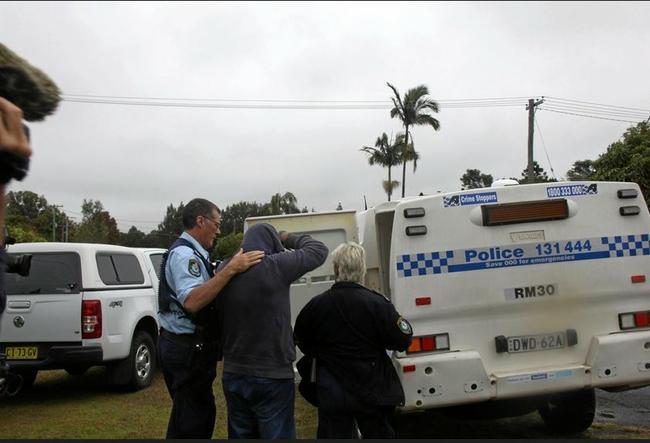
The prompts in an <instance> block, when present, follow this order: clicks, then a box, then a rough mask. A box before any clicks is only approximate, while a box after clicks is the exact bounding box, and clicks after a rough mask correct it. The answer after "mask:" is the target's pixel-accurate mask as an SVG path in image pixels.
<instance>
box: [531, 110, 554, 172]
mask: <svg viewBox="0 0 650 443" xmlns="http://www.w3.org/2000/svg"><path fill="white" fill-rule="evenodd" d="M535 126H537V132H539V137H540V138H541V139H542V147H543V148H544V153H545V154H546V160H548V167H549V168H550V170H551V174H552V175H553V178H554V179H556V180H557V177H555V171H554V170H553V165H552V164H551V158H550V157H549V156H548V151H547V150H546V142H545V141H544V136H543V135H542V130H541V128H540V127H539V123H537V119H535Z"/></svg>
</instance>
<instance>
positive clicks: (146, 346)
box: [0, 243, 164, 393]
mask: <svg viewBox="0 0 650 443" xmlns="http://www.w3.org/2000/svg"><path fill="white" fill-rule="evenodd" d="M7 252H8V253H9V254H16V255H20V254H30V255H32V260H31V270H30V272H29V275H28V276H26V277H22V276H20V275H18V274H5V285H6V289H7V306H6V309H5V312H4V313H3V314H2V318H1V319H0V352H3V353H5V354H6V355H7V362H8V363H9V365H10V368H11V371H12V373H13V374H16V375H19V376H20V377H19V378H18V380H19V381H18V382H17V383H18V384H20V382H22V384H23V385H24V386H25V385H26V386H29V385H30V384H31V383H33V381H34V379H35V377H36V374H37V371H39V370H46V369H65V370H66V371H67V372H68V373H70V374H73V375H78V374H82V373H84V372H85V371H86V370H87V369H88V368H89V367H91V366H96V365H103V366H106V367H107V375H108V381H109V383H110V384H111V385H118V386H125V387H128V388H130V389H133V390H137V389H142V388H144V387H147V386H149V384H150V383H151V379H152V375H153V371H154V368H155V365H156V348H155V343H156V340H157V337H158V319H157V311H158V300H157V292H156V288H157V286H158V277H157V272H156V269H155V263H156V262H157V261H158V258H159V257H162V254H163V252H164V250H163V249H136V248H127V247H122V246H113V245H103V244H84V243H22V244H15V245H11V246H9V247H8V250H7ZM14 380H15V378H14ZM18 390H20V386H14V387H13V388H10V389H8V391H9V392H11V391H13V392H14V393H15V392H17V391H18Z"/></svg>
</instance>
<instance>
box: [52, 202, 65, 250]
mask: <svg viewBox="0 0 650 443" xmlns="http://www.w3.org/2000/svg"><path fill="white" fill-rule="evenodd" d="M62 207H63V205H52V241H53V242H54V241H56V208H62Z"/></svg>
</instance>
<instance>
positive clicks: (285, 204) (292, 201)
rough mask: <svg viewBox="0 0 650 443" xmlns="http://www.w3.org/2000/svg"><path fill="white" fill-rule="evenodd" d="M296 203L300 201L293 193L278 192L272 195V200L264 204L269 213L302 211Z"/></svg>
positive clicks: (278, 213)
mask: <svg viewBox="0 0 650 443" xmlns="http://www.w3.org/2000/svg"><path fill="white" fill-rule="evenodd" d="M296 203H298V200H297V199H296V196H295V195H293V193H291V192H285V193H284V194H280V193H276V194H273V195H272V196H271V201H270V202H268V203H267V204H266V205H264V207H265V210H266V212H267V213H268V215H280V214H296V213H298V212H300V209H298V207H297V206H296Z"/></svg>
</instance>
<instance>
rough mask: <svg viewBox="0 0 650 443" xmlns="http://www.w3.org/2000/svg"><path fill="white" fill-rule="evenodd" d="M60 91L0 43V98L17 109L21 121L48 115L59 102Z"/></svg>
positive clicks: (45, 77) (33, 67)
mask: <svg viewBox="0 0 650 443" xmlns="http://www.w3.org/2000/svg"><path fill="white" fill-rule="evenodd" d="M60 94H61V91H60V90H59V88H58V86H57V85H56V84H55V83H54V82H53V81H52V79H51V78H49V77H48V76H47V75H46V74H45V73H44V72H43V71H41V70H40V69H38V68H37V67H35V66H32V65H31V64H29V62H27V61H26V60H24V59H23V58H21V57H19V56H18V55H16V54H15V53H14V52H13V51H12V50H10V49H9V48H7V47H6V46H5V45H3V44H2V43H0V97H3V98H5V99H7V100H9V101H10V102H12V103H13V104H15V105H16V106H18V107H19V108H21V109H22V111H23V118H24V119H25V120H27V121H30V122H33V121H39V120H43V119H44V118H45V117H47V116H48V115H50V114H52V113H53V112H54V111H55V110H56V108H57V106H58V105H59V102H60V101H61V96H60Z"/></svg>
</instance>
